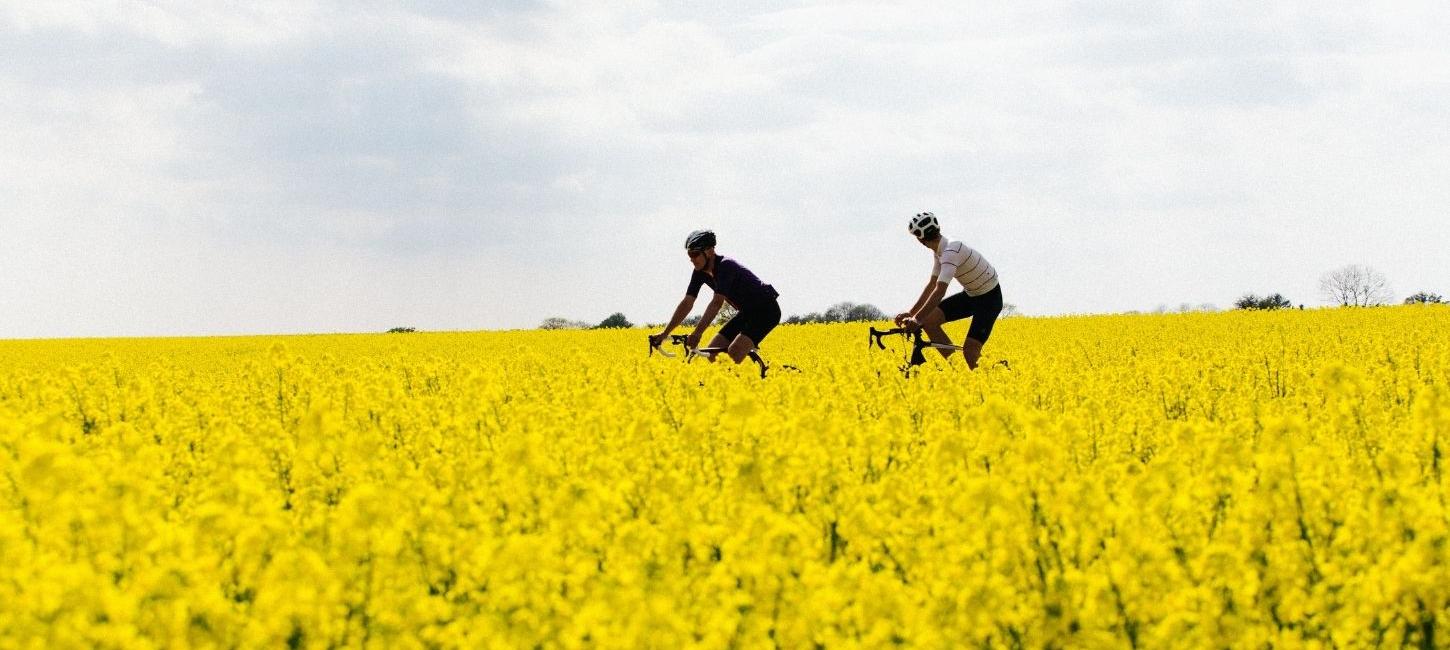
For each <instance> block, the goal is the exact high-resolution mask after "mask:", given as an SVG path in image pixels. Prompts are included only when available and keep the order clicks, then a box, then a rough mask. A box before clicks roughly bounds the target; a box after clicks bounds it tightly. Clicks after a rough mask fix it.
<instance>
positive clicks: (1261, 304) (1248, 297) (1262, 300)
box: [1234, 293, 1294, 310]
mask: <svg viewBox="0 0 1450 650" xmlns="http://www.w3.org/2000/svg"><path fill="white" fill-rule="evenodd" d="M1293 306H1294V305H1293V303H1291V302H1289V299H1288V298H1285V297H1284V296H1283V294H1280V293H1271V294H1269V295H1267V296H1263V297H1259V296H1257V295H1254V294H1252V293H1246V294H1244V295H1243V297H1242V298H1239V299H1238V300H1235V301H1234V308H1235V309H1266V310H1269V309H1288V308H1290V307H1293Z"/></svg>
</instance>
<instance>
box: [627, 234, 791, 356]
mask: <svg viewBox="0 0 1450 650" xmlns="http://www.w3.org/2000/svg"><path fill="white" fill-rule="evenodd" d="M685 251H686V253H688V254H689V256H690V264H691V265H692V266H694V267H695V271H694V273H692V274H690V284H689V286H688V287H687V288H686V289H685V297H684V299H682V300H680V304H679V306H678V307H676V308H675V313H674V315H673V316H671V317H670V322H669V324H668V325H665V329H664V331H663V332H660V333H659V334H655V335H653V336H651V337H650V342H651V343H652V344H654V345H656V346H658V345H660V344H661V343H663V342H664V340H665V339H667V338H669V335H670V332H672V331H674V329H675V328H676V327H678V326H679V324H680V323H681V322H683V321H684V320H685V317H686V316H688V315H689V314H690V310H691V309H692V308H694V306H695V298H696V297H697V296H699V294H700V287H701V286H702V285H703V286H708V287H710V289H711V291H713V292H714V293H715V297H714V298H711V299H710V304H709V305H707V306H706V307H705V313H704V314H703V315H702V316H700V323H699V324H698V325H696V326H695V331H694V332H691V333H690V335H689V337H688V338H686V340H685V344H686V345H687V346H689V347H691V348H696V347H699V345H700V337H701V336H703V335H704V333H705V329H706V328H708V327H709V326H710V323H712V322H714V320H715V314H716V313H718V312H719V311H720V307H721V305H723V304H724V303H725V302H727V301H728V302H729V303H730V305H731V306H733V307H735V309H736V310H738V313H736V314H735V317H734V318H731V319H730V322H728V323H726V324H725V326H724V327H722V328H720V332H719V333H718V334H716V335H715V338H714V339H712V340H711V341H710V345H708V346H706V347H710V348H726V350H727V352H728V354H729V355H730V358H731V359H733V360H735V363H740V362H741V361H743V360H745V358H746V356H747V355H748V354H749V353H750V351H751V350H754V349H756V348H758V347H760V342H761V341H763V340H765V337H766V336H767V335H768V334H770V331H771V330H773V329H775V326H776V325H779V324H780V303H778V302H776V298H778V297H780V293H779V292H777V291H776V290H775V287H772V286H770V285H768V284H766V283H764V282H761V281H760V278H758V277H756V275H755V274H754V273H751V272H750V269H747V268H745V267H744V266H742V265H741V264H740V263H739V262H736V261H735V260H733V259H730V258H727V257H725V256H724V255H719V254H717V253H716V252H715V233H713V232H711V231H709V230H696V231H694V232H692V233H690V235H689V237H686V238H685ZM705 356H707V357H708V358H709V359H710V360H711V361H714V360H715V355H714V354H713V353H711V354H707V355H705Z"/></svg>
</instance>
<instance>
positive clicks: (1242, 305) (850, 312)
mask: <svg viewBox="0 0 1450 650" xmlns="http://www.w3.org/2000/svg"><path fill="white" fill-rule="evenodd" d="M1319 293H1320V296H1321V297H1322V298H1323V299H1324V300H1325V301H1326V302H1328V303H1329V304H1331V305H1337V306H1340V307H1376V306H1382V305H1388V304H1390V303H1392V302H1394V294H1393V293H1392V292H1391V290H1390V285H1389V280H1387V279H1386V278H1385V276H1384V274H1382V273H1380V272H1379V271H1376V270H1374V269H1373V268H1370V267H1367V266H1360V265H1358V264H1350V265H1348V266H1344V267H1341V268H1338V269H1335V270H1333V271H1329V272H1328V273H1325V274H1324V275H1322V276H1320V278H1319ZM1446 302H1447V301H1446V299H1445V297H1444V296H1441V295H1440V294H1438V293H1432V292H1428V291H1419V292H1416V293H1414V294H1411V295H1410V296H1409V297H1407V298H1405V300H1404V304H1407V305H1423V304H1445V303H1446ZM1294 306H1295V305H1294V301H1292V300H1290V299H1289V298H1288V297H1286V296H1284V295H1283V294H1282V293H1278V292H1274V293H1270V294H1265V295H1259V294H1256V293H1246V294H1244V295H1242V296H1240V297H1239V299H1238V300H1235V301H1234V308H1235V309H1247V310H1274V309H1292V308H1293V307H1294ZM1298 307H1299V308H1300V309H1303V308H1304V305H1303V304H1302V303H1301V304H1299V305H1298ZM1196 310H1198V311H1215V310H1216V308H1215V307H1213V305H1208V304H1205V305H1200V306H1198V307H1197V308H1196ZM1159 311H1160V312H1164V311H1167V308H1160V309H1159ZM1179 311H1184V312H1187V311H1195V308H1194V307H1192V306H1190V305H1188V304H1187V303H1185V304H1184V305H1183V306H1182V307H1181V308H1180V309H1179ZM1016 313H1017V307H1016V306H1015V305H1012V304H1007V305H1004V306H1003V308H1002V316H1003V317H1006V316H1012V315H1014V314H1016ZM735 314H736V311H735V309H734V308H732V307H731V306H729V305H725V306H724V307H721V309H720V312H719V313H718V314H716V316H715V322H714V323H713V324H714V325H723V324H725V322H726V321H729V320H730V319H731V318H733V317H734V316H735ZM888 318H890V317H889V316H888V315H887V314H886V312H883V311H881V310H880V309H879V308H877V307H876V306H875V305H871V304H867V303H854V302H838V303H836V304H834V305H831V306H830V307H828V308H827V309H826V310H825V311H819V312H810V313H806V314H792V315H791V316H790V317H788V318H786V319H784V320H782V321H781V324H782V325H802V324H806V323H856V322H875V321H883V320H887V319H888ZM699 323H700V317H699V316H691V317H689V318H687V319H685V321H684V323H683V325H685V326H686V327H694V326H696V325H698V324H699ZM629 327H634V323H631V322H630V321H629V319H628V318H627V317H625V315H624V314H623V313H619V312H615V313H613V314H610V315H609V316H608V317H607V318H605V319H604V320H602V321H600V322H599V323H598V324H594V323H589V322H586V321H579V320H570V319H568V318H561V317H553V318H546V319H544V322H542V323H540V324H539V329H543V330H561V329H611V328H629Z"/></svg>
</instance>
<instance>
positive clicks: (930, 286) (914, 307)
mask: <svg viewBox="0 0 1450 650" xmlns="http://www.w3.org/2000/svg"><path fill="white" fill-rule="evenodd" d="M939 284H941V283H940V282H937V281H936V276H935V275H933V276H931V277H930V278H927V279H926V286H925V287H922V289H921V295H920V296H918V297H917V299H916V302H914V303H912V304H911V309H909V310H907V312H906V313H907V314H910V315H912V316H915V315H916V314H919V313H921V312H923V311H926V307H925V306H926V303H927V300H929V299H930V298H931V294H932V292H933V291H934V290H935V289H936V288H937V285H939ZM937 300H941V298H937ZM933 306H935V305H933Z"/></svg>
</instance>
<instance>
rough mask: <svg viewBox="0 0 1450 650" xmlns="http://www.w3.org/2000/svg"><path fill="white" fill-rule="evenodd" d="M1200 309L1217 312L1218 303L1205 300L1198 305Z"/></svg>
mask: <svg viewBox="0 0 1450 650" xmlns="http://www.w3.org/2000/svg"><path fill="white" fill-rule="evenodd" d="M1198 311H1206V312H1216V311H1218V305H1215V304H1213V303H1211V302H1205V303H1202V304H1200V305H1199V306H1198Z"/></svg>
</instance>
